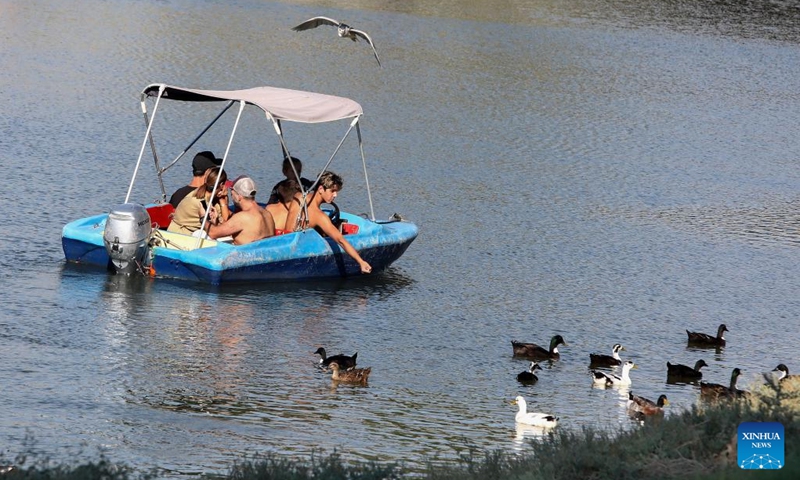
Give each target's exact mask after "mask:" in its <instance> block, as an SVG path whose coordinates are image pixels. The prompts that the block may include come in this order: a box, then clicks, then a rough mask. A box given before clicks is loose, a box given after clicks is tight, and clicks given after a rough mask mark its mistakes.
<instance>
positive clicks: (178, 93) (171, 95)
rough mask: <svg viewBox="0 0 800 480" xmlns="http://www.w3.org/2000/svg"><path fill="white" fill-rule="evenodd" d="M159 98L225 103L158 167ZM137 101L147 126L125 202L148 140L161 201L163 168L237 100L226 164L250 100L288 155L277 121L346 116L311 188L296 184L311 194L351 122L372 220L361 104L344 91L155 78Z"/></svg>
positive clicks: (164, 195) (330, 119)
mask: <svg viewBox="0 0 800 480" xmlns="http://www.w3.org/2000/svg"><path fill="white" fill-rule="evenodd" d="M148 98H153V99H155V103H154V106H153V110H152V114H150V115H148V111H147V99H148ZM161 100H177V101H185V102H225V103H226V104H225V106H224V107H223V108H222V110H221V111H220V112H219V113H218V114H217V115H216V117H214V119H213V120H211V122H209V123H208V125H206V126H205V127H204V128H203V129H202V130H201V131H200V133H199V134H197V135H196V136H195V137H194V139H192V140H191V141H190V142H189V144H188V145H187V146H186V147H185V148H184V149H183V150H182V151H181V152H180V153H179V154H178V156H177V157H176V158H175V159H173V160H172V161H171V162H169V163H168V164H167V165H166V166H165V167H164V168H161V167H160V161H159V157H158V153H157V151H156V147H155V141H154V138H153V134H152V129H153V124H154V122H155V119H156V116H157V112H158V108H159V105H160V103H161ZM140 103H141V108H142V114H143V116H144V120H145V126H146V131H145V138H144V140H143V142H142V146H141V148H140V150H139V155H138V158H137V160H136V167H135V168H134V172H133V176H132V177H131V182H130V185H129V186H128V192H127V194H126V196H125V203H127V202H128V201H129V200H130V196H131V192H132V191H133V186H134V184H135V182H136V177H137V175H138V172H139V168H140V165H141V162H142V158H143V156H144V151H145V148H146V146H147V144H148V143H149V144H150V149H151V151H152V154H153V162H154V164H155V170H156V174H157V176H158V182H159V187H160V190H161V198H160V201H161V202H162V203H164V202H166V199H167V192H166V188H165V186H164V181H163V178H162V175H163V174H164V172H166V171H167V170H169V169H170V168H172V167H173V166H174V165H175V164H177V162H178V161H179V160H181V159H182V158H183V157H184V156H185V154H186V152H187V151H189V149H191V148H192V147H193V146H194V145H195V144H196V143H197V142H198V141H199V140H200V139H201V138H202V137H203V136H204V135H205V134H206V133H207V132H208V131H209V129H210V128H211V127H212V126H213V125H214V124H215V123H216V122H217V121H218V120H219V119H220V118H221V117H222V116H223V115H224V114H225V113H226V112H227V111H228V110H229V109H230V108H231V107H232V106H233V105H234V104H236V103H238V104H239V109H238V113H237V116H236V121H235V123H234V125H233V128H232V130H231V133H230V136H229V138H228V143H227V146H226V149H225V154H224V156H223V157H222V164H221V165H220V167H221V168H223V169H224V168H225V164H226V162H227V160H228V154H229V152H230V148H231V145H232V144H233V139H234V137H235V135H236V130H237V128H238V125H239V120H240V119H241V115H242V112H243V110H244V108H245V106H246V105H253V106H255V107H257V108H260V109H261V110H262V111H263V112H264V114H265V116H266V118H267V120H269V121H270V122H271V123H272V125H273V128H274V130H275V132H276V134H277V136H278V140H279V142H280V144H281V149H282V151H283V153H284V155H285V156H287V157H288V156H290V154H289V148H288V146H287V145H286V140H285V138H284V135H283V128H282V124H281V122H282V121H288V122H297V123H327V122H334V121H340V120H345V119H350V122H349V123H350V124H349V127H348V128H347V130H346V132H345V133H344V135H343V137H342V139H341V140H340V141H339V144H338V145H337V146H336V149H335V150H334V151H333V153H332V154H331V156H330V158H329V159H328V161H327V163H326V164H325V167H324V168H323V169H322V170H321V171H320V174H319V175H318V176H317V178H316V179H315V180H314V182H313V184H312V186H311V188H309V189H308V190H305V189H304V188H303V186H302V185H300V188H301V191H302V195H303V198H304V199H305V198H306V197H307V196H308V195H309V193H311V194H313V191H314V189H315V188H316V186H317V184H318V183H319V179H320V176H321V175H322V172H324V171H325V170H327V168H328V167H329V166H330V164H331V162H332V161H333V159H334V157H335V156H336V154H337V153H338V152H339V150H340V149H341V147H342V145H343V144H344V142H345V140H346V139H347V137H348V136H349V135H350V133H351V132H352V130H353V128H355V129H356V132H357V141H358V147H359V154H360V155H361V163H362V166H363V169H364V180H365V183H366V189H367V198H368V200H369V209H370V219H371V220H372V221H376V220H375V210H374V207H373V202H372V192H371V189H370V184H369V178H368V176H367V161H366V156H365V154H364V145H363V139H362V135H361V127H360V120H361V117H362V115H363V111H362V109H361V106H360V105H359V104H358V103H356V102H355V101H353V100H350V99H347V98H344V97H335V96H331V95H324V94H318V93H312V92H304V91H300V90H289V89H282V88H275V87H256V88H251V89H247V90H230V91H225V90H197V89H188V88H181V87H175V86H170V85H167V84H164V83H160V84H151V85H148V86H147V87H145V89H144V90H142V93H141V99H140ZM292 170H293V171H294V173H295V176H296V177H297V178H299V175H297V170H296V169H295V167H294V164H292ZM298 183H300V182H298ZM217 188H218V185H217V184H215V185H214V189H213V191H212V196H213V195H215V194H216V190H217ZM305 203H306V202H304V204H305ZM208 213H209V212H208V210H207V211H206V216H205V217H204V218H203V222H202V226H201V228H204V227H205V225H206V222H207V219H208ZM306 214H307V212H306Z"/></svg>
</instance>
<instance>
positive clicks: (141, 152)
mask: <svg viewBox="0 0 800 480" xmlns="http://www.w3.org/2000/svg"><path fill="white" fill-rule="evenodd" d="M166 88H167V86H166V85H165V84H163V83H162V84H161V86H160V87H158V96H157V97H156V104H155V106H154V107H153V116H152V118H150V121H149V122H148V124H147V131H146V132H145V134H144V140H143V141H142V148H140V149H139V158H138V159H137V160H136V168H134V170H133V177H131V184H130V185H129V186H128V193H127V195H125V203H128V201H129V200H130V198H131V192H132V191H133V184H134V182H135V181H136V175H137V174H138V173H139V166H140V165H141V163H142V156H143V155H144V147H146V146H147V141H148V139H149V138H150V131H151V129H152V128H153V120H154V119H155V118H156V112H157V111H158V104H159V102H160V101H161V96H162V95H163V94H164V90H166ZM142 111H143V112H144V114H145V117H147V105H146V104H145V101H144V99H142Z"/></svg>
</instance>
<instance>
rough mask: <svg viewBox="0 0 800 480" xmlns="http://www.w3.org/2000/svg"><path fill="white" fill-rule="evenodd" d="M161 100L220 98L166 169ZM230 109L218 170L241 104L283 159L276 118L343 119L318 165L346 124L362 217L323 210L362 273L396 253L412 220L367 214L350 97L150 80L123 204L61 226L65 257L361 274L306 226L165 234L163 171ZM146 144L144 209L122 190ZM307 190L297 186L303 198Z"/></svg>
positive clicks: (213, 274)
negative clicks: (149, 166) (262, 121)
mask: <svg viewBox="0 0 800 480" xmlns="http://www.w3.org/2000/svg"><path fill="white" fill-rule="evenodd" d="M163 101H169V102H171V103H172V102H178V103H186V102H222V103H223V104H224V106H223V108H222V111H221V112H220V113H219V114H218V115H217V116H216V117H215V118H214V119H213V120H212V121H211V123H209V124H208V126H206V127H205V129H204V130H203V131H202V132H201V133H200V134H199V135H197V137H196V138H194V140H192V141H191V142H190V143H189V145H188V146H187V147H186V148H184V149H183V151H182V152H180V154H178V156H177V157H176V158H175V159H174V160H172V161H171V162H170V163H169V164H167V166H166V167H165V168H162V167H161V166H160V165H161V163H160V161H159V157H158V155H157V153H156V151H157V150H156V148H155V145H154V141H153V137H152V135H151V130H152V127H153V122H154V120H155V118H156V115H157V112H158V108H159V104H160V103H161V102H163ZM148 102H154V106H153V108H152V116H151V115H149V114H148V108H147V107H148ZM234 106H238V109H236V110H238V113H237V115H236V119H235V121H234V126H233V129H232V131H231V134H230V138H229V141H228V147H227V149H226V151H225V155H224V156H223V158H222V164H221V166H222V168H223V169H224V168H225V165H226V162H227V161H228V153H229V151H230V146H231V144H232V143H233V140H234V137H235V135H236V130H237V126H238V125H239V120H240V119H241V116H242V112H243V111H244V109H245V108H246V107H247V108H253V107H255V108H258V109H260V110H261V111H262V112H263V113H264V114H265V115H266V118H267V120H268V121H269V122H270V123H271V124H272V127H273V128H274V130H275V132H276V133H277V137H278V139H279V141H280V145H281V148H282V150H283V152H284V154H285V155H287V156H288V155H289V149H288V147H287V145H286V142H285V139H284V135H283V125H282V123H285V122H299V123H308V124H315V123H323V122H326V123H327V122H343V123H344V124H345V125H347V128H346V131H345V133H344V135H343V137H342V139H341V141H340V142H339V143H338V145H337V146H336V148H335V150H334V152H333V154H332V155H331V156H330V159H329V160H328V162H327V164H326V165H325V167H324V168H322V169H321V170H320V172H322V171H325V170H327V168H328V166H329V165H330V164H331V162H332V161H333V160H334V158H335V157H336V155H337V154H338V153H339V152H340V149H341V147H342V145H343V144H344V143H345V140H346V139H347V138H348V136H349V135H350V133H351V132H352V131H353V130H355V131H356V133H357V147H358V152H359V154H360V157H361V161H362V164H363V168H364V176H365V184H366V190H367V195H368V198H369V205H370V213H369V215H366V214H364V215H354V214H352V213H348V212H344V211H339V209H338V207H337V206H336V205H330V206H328V207H325V208H324V209H323V211H325V212H326V213H328V214H329V215H331V216H332V217H334V216H336V217H338V219H339V220H340V222H337V223H341V227H340V230H341V232H342V233H343V234H344V235H345V238H346V239H347V241H348V242H349V243H350V244H351V245H352V246H353V248H355V249H356V251H358V253H359V255H360V256H361V257H362V258H363V259H364V260H365V261H366V262H367V263H369V264H370V265H371V266H372V273H370V274H369V275H375V274H378V273H379V272H381V271H383V270H385V269H386V268H388V267H389V266H390V265H391V264H392V263H393V262H395V261H396V260H397V259H398V258H400V256H402V255H403V253H404V252H405V251H406V249H407V248H408V246H409V245H410V244H411V242H413V241H414V239H415V238H416V237H417V234H418V232H419V230H418V228H417V226H416V225H415V224H414V223H411V222H409V221H406V220H404V219H403V218H402V217H401V216H400V215H397V214H395V215H393V216H392V217H391V218H389V219H388V220H383V221H381V220H377V219H376V218H375V213H374V208H373V203H372V194H371V192H370V187H369V179H368V178H367V173H366V172H367V168H366V159H365V156H364V148H363V145H362V136H361V130H360V123H359V120H360V119H361V117H362V115H363V111H362V109H361V106H360V105H359V104H358V103H356V102H355V101H353V100H350V99H347V98H343V97H336V96H331V95H324V94H319V93H312V92H304V91H299V90H290V89H283V88H275V87H256V88H251V89H246V90H232V91H222V90H197V89H189V88H181V87H175V86H169V85H166V84H152V85H149V86H147V87H146V88H145V89H144V90H143V91H142V94H141V108H142V111H143V112H144V118H145V124H146V126H147V128H146V133H145V138H144V141H143V142H142V146H141V149H140V151H139V156H138V160H137V162H136V168H135V170H134V174H133V178H132V179H131V182H130V186H129V187H128V193H127V195H126V197H125V201H124V202H123V203H121V204H119V205H117V206H115V207H113V208H112V209H111V211H110V212H108V213H104V214H100V215H94V216H90V217H87V218H82V219H79V220H75V221H73V222H70V223H68V224H67V225H65V226H64V229H63V232H62V246H63V248H64V256H65V257H66V260H67V261H68V262H76V263H80V264H86V265H96V266H98V267H103V268H108V269H110V270H112V271H115V272H117V273H118V274H127V275H138V274H141V275H148V276H153V277H166V278H176V279H182V280H191V281H195V282H202V283H207V284H212V285H221V284H230V283H253V282H276V281H293V280H312V279H327V278H342V277H350V276H361V275H363V274H362V273H361V270H360V267H359V265H358V263H356V261H355V260H353V259H352V258H351V257H350V256H349V255H347V254H346V253H345V252H344V251H343V250H342V248H341V247H340V246H339V245H338V244H337V243H336V242H335V241H334V240H333V239H331V238H328V237H324V236H322V235H320V234H319V233H318V232H317V231H316V230H314V229H305V230H300V231H295V232H291V233H286V234H282V235H275V236H271V237H269V238H265V239H262V240H258V241H256V242H252V243H249V244H246V245H234V244H232V243H230V242H225V241H222V240H211V239H208V238H199V237H196V236H192V235H186V234H181V233H176V232H169V231H167V230H166V228H167V226H168V225H169V222H170V214H171V213H172V211H173V209H172V206H171V205H170V204H169V203H166V198H167V192H166V190H165V187H164V182H163V179H162V175H163V174H164V172H166V171H167V170H168V169H169V168H170V167H172V166H173V165H175V164H176V163H177V162H178V161H179V160H180V159H181V158H182V157H184V155H185V154H186V153H187V151H189V150H190V149H191V148H192V146H193V145H194V144H195V143H196V142H197V141H198V140H199V139H200V138H202V137H203V135H204V134H205V133H206V132H207V131H208V130H209V129H210V128H211V127H212V125H214V124H215V123H216V122H217V121H218V120H219V119H220V118H221V117H222V116H223V115H224V114H225V113H226V112H227V111H228V110H229V109H231V107H234ZM148 145H149V147H150V150H151V151H152V153H153V161H154V165H155V169H156V173H157V177H158V183H159V186H160V189H161V200H160V201H159V202H156V203H150V204H146V205H145V204H140V203H136V202H133V201H131V193H132V191H133V187H134V184H135V182H136V177H137V173H138V172H139V170H140V166H141V164H142V158H143V156H144V152H145V150H146V149H147V147H148ZM215 188H216V187H215ZM311 191H312V190H311V189H308V190H304V191H303V195H304V196H305V195H306V194H308V193H310V192H311ZM151 198H152V197H151ZM206 221H207V218H205V219H203V224H205V222H206Z"/></svg>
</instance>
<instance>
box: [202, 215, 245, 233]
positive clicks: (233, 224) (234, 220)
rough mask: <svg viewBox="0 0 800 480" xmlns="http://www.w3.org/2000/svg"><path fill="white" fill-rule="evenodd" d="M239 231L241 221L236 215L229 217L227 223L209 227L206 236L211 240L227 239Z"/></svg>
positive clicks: (240, 229)
mask: <svg viewBox="0 0 800 480" xmlns="http://www.w3.org/2000/svg"><path fill="white" fill-rule="evenodd" d="M241 231H242V222H241V219H240V218H239V216H237V215H231V217H230V218H229V219H228V221H227V222H224V223H220V224H219V225H211V228H209V229H208V236H209V237H211V238H220V237H227V236H229V235H231V236H232V235H236V234H237V233H239V232H241Z"/></svg>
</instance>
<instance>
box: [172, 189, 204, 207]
mask: <svg viewBox="0 0 800 480" xmlns="http://www.w3.org/2000/svg"><path fill="white" fill-rule="evenodd" d="M195 188H197V187H193V186H191V185H184V186H182V187H181V188H179V189H177V190H175V193H173V194H172V196H171V197H169V203H171V204H172V206H173V207H177V206H178V204H179V203H181V200H183V199H184V198H185V197H186V196H187V195H189V193H190V192H192V191H194V190H195Z"/></svg>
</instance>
